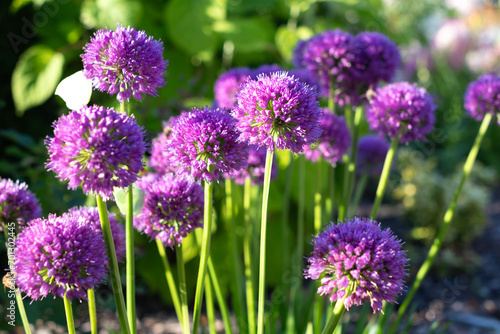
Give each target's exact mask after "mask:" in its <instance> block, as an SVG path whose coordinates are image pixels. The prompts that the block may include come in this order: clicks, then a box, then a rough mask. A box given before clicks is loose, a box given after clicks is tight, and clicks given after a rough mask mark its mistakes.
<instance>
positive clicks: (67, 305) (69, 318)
mask: <svg viewBox="0 0 500 334" xmlns="http://www.w3.org/2000/svg"><path fill="white" fill-rule="evenodd" d="M63 299H64V311H65V312H66V323H67V324H68V333H69V334H75V321H74V320H73V308H72V307H71V301H70V300H69V299H68V297H66V292H65V293H64V297H63Z"/></svg>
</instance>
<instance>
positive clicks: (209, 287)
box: [205, 275, 217, 334]
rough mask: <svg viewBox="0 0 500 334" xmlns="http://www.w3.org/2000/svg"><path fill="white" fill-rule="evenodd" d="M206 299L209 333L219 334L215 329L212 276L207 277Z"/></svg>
mask: <svg viewBox="0 0 500 334" xmlns="http://www.w3.org/2000/svg"><path fill="white" fill-rule="evenodd" d="M205 297H206V298H205V303H206V305H207V320H208V332H209V333H210V334H217V330H216V329H215V310H214V297H213V294H212V283H211V281H210V275H207V276H205Z"/></svg>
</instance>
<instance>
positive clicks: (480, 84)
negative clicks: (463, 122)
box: [464, 74, 500, 121]
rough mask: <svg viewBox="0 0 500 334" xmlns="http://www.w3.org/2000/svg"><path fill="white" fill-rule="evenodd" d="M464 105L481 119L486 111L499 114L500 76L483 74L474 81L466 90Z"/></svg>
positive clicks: (476, 117) (472, 114)
mask: <svg viewBox="0 0 500 334" xmlns="http://www.w3.org/2000/svg"><path fill="white" fill-rule="evenodd" d="M464 106H465V110H467V111H468V112H469V114H470V115H471V116H472V117H473V118H474V119H477V120H479V121H480V120H482V119H483V118H484V115H485V114H486V113H490V114H492V115H493V116H495V115H497V114H498V113H499V112H500V78H499V77H497V76H495V75H492V74H483V75H482V76H481V77H479V79H477V80H476V81H474V82H472V83H471V84H470V85H469V87H468V88H467V91H466V92H465V105H464Z"/></svg>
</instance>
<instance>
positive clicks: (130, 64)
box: [81, 25, 168, 102]
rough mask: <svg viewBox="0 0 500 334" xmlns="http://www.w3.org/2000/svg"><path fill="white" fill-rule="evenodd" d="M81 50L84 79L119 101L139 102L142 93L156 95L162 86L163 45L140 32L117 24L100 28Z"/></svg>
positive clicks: (164, 65) (163, 82)
mask: <svg viewBox="0 0 500 334" xmlns="http://www.w3.org/2000/svg"><path fill="white" fill-rule="evenodd" d="M83 50H84V54H82V55H81V57H82V60H83V69H84V74H85V77H86V78H87V79H90V80H92V84H93V86H94V87H95V88H96V89H98V90H100V91H101V92H107V93H108V94H110V95H115V94H118V95H117V99H118V101H120V102H124V101H128V100H129V99H130V97H133V98H134V99H136V100H142V94H148V95H152V96H157V95H158V93H157V91H156V89H157V88H159V87H163V86H165V79H164V78H163V74H164V73H165V70H166V68H167V66H168V61H165V60H164V59H163V43H162V42H161V41H156V40H154V39H153V38H152V37H148V36H147V35H146V33H145V32H144V31H137V30H135V29H134V28H130V27H128V28H124V27H123V26H120V25H117V27H116V30H108V29H101V30H99V31H97V32H96V33H95V34H94V37H93V38H91V40H90V43H87V45H85V47H84V48H83Z"/></svg>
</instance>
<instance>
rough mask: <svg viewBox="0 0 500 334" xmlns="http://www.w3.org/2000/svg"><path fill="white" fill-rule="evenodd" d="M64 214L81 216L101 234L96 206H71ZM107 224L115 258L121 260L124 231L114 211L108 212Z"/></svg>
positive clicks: (123, 250) (122, 256) (123, 251)
mask: <svg viewBox="0 0 500 334" xmlns="http://www.w3.org/2000/svg"><path fill="white" fill-rule="evenodd" d="M65 215H74V216H76V217H83V218H85V220H86V221H87V223H89V224H91V226H92V227H93V228H94V230H96V231H97V232H98V233H100V234H102V228H101V219H100V218H99V209H98V208H97V207H85V206H82V207H76V206H75V207H73V208H71V209H69V210H68V213H65V214H64V215H63V216H65ZM108 218H109V225H110V227H111V234H112V235H113V244H114V246H115V253H116V259H117V260H118V261H122V260H123V258H124V256H125V231H124V230H123V225H122V224H120V221H119V220H118V219H117V218H116V215H115V214H114V213H111V212H108Z"/></svg>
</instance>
